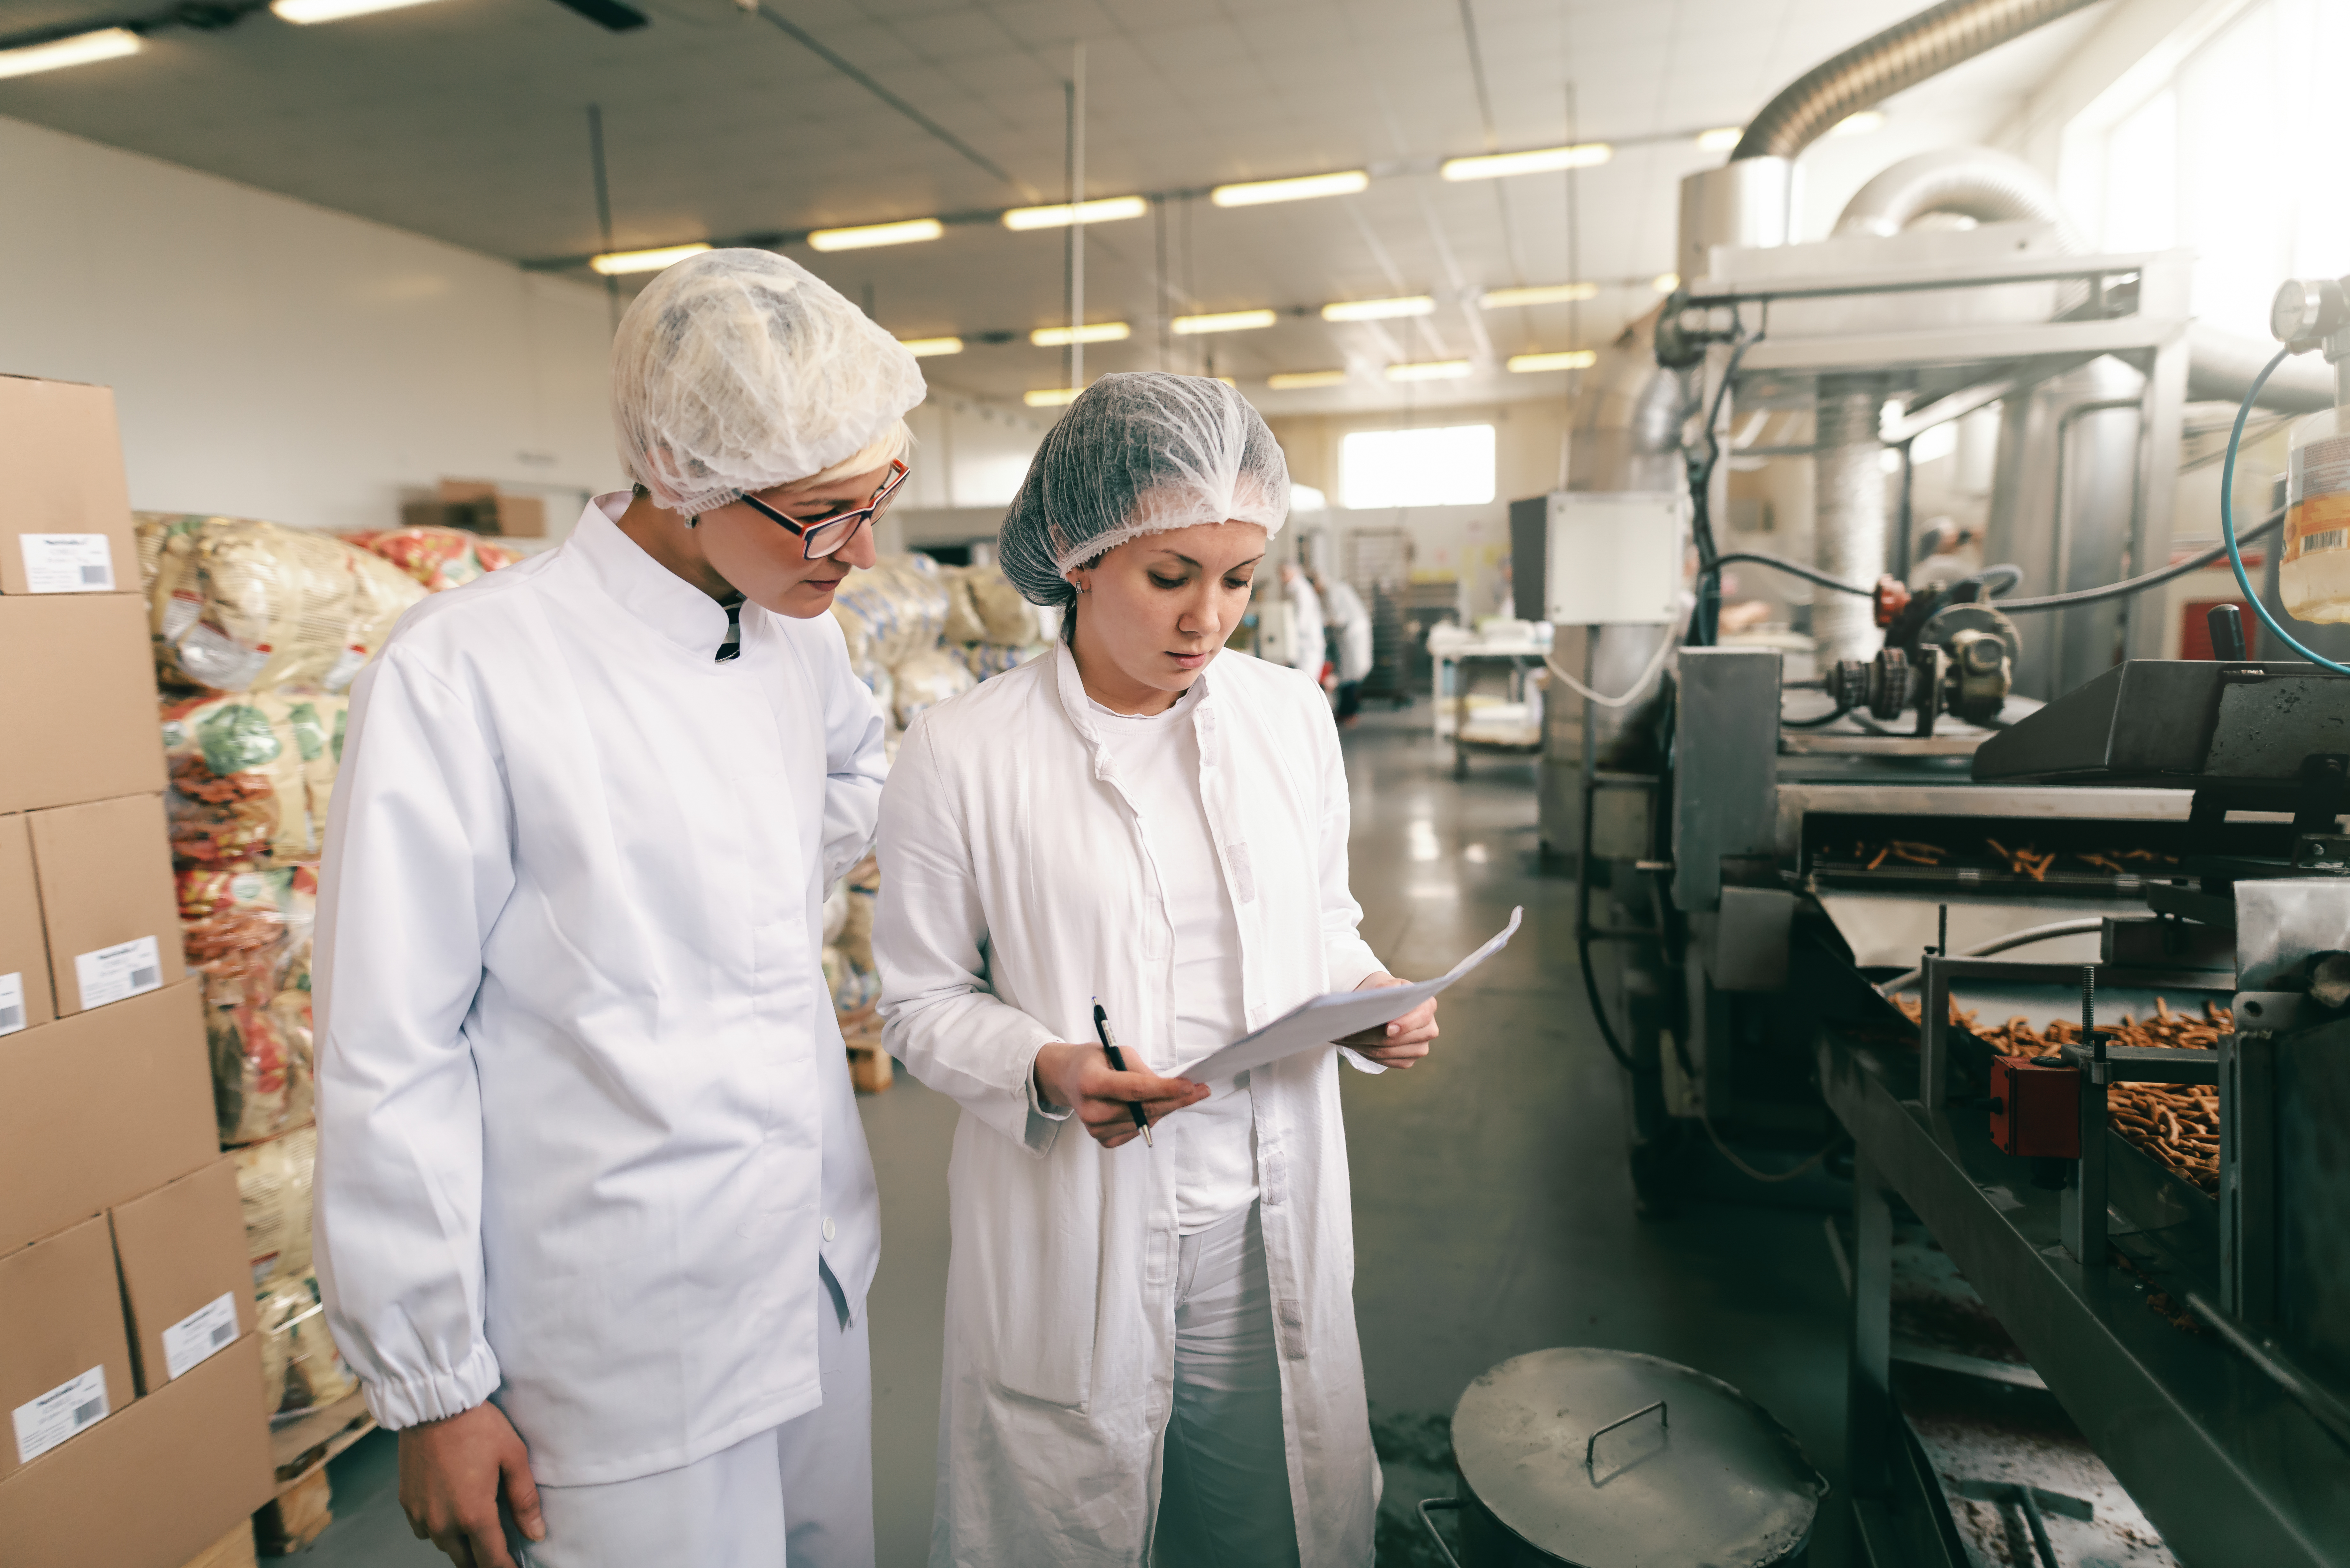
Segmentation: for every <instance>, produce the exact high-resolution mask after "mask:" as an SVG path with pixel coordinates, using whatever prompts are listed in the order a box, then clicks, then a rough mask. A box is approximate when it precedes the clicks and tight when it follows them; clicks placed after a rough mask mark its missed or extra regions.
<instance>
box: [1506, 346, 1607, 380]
mask: <svg viewBox="0 0 2350 1568" xmlns="http://www.w3.org/2000/svg"><path fill="white" fill-rule="evenodd" d="M1597 363H1599V351H1598V350H1597V349H1596V348H1568V349H1565V350H1563V351H1561V352H1559V353H1556V354H1513V355H1511V356H1510V369H1513V370H1515V371H1517V372H1518V373H1519V374H1520V375H1524V374H1526V373H1528V372H1530V371H1534V370H1588V369H1591V367H1592V366H1594V365H1596V364H1597Z"/></svg>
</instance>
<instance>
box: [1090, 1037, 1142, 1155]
mask: <svg viewBox="0 0 2350 1568" xmlns="http://www.w3.org/2000/svg"><path fill="white" fill-rule="evenodd" d="M1094 1033H1097V1034H1098V1035H1100V1036H1101V1045H1102V1054H1104V1055H1105V1056H1107V1057H1108V1058H1109V1070H1110V1071H1111V1072H1113V1073H1123V1072H1125V1071H1126V1056H1125V1054H1123V1053H1122V1052H1120V1051H1119V1050H1118V1042H1117V1041H1116V1040H1114V1039H1112V1038H1111V1037H1110V1032H1109V1014H1108V1013H1107V1012H1103V1011H1102V1004H1101V1003H1100V1002H1095V1003H1094ZM1126 1108H1127V1109H1128V1110H1129V1111H1132V1112H1133V1113H1134V1125H1135V1126H1136V1127H1140V1128H1141V1129H1142V1141H1143V1143H1144V1144H1146V1145H1148V1144H1149V1142H1150V1118H1149V1116H1145V1115H1144V1114H1143V1110H1142V1102H1141V1101H1139V1100H1128V1101H1127V1102H1126Z"/></svg>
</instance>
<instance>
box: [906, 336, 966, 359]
mask: <svg viewBox="0 0 2350 1568" xmlns="http://www.w3.org/2000/svg"><path fill="white" fill-rule="evenodd" d="M898 347H899V348H903V349H904V350H905V351H906V352H907V353H909V354H911V355H912V356H913V357H914V358H917V359H927V358H930V357H931V355H933V354H960V353H962V338H960V337H900V338H899V339H898Z"/></svg>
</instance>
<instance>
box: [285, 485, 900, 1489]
mask: <svg viewBox="0 0 2350 1568" xmlns="http://www.w3.org/2000/svg"><path fill="white" fill-rule="evenodd" d="M628 501H629V497H628V496H627V494H626V493H620V494H616V495H608V496H599V497H598V498H597V500H596V501H595V502H593V503H591V504H589V506H588V507H587V512H586V514H585V515H583V516H582V517H581V519H580V521H579V526H578V528H577V532H575V533H574V534H573V535H572V536H571V537H570V538H569V539H568V540H567V541H566V542H565V544H564V545H562V546H561V547H560V548H559V549H556V550H554V551H551V552H549V553H548V554H546V555H543V556H537V557H536V558H535V559H532V560H530V561H527V562H525V563H523V564H521V565H518V566H511V567H508V568H507V569H506V570H504V571H502V572H498V573H496V574H494V575H493V576H488V577H485V578H483V579H482V580H480V581H479V582H476V583H473V584H470V585H468V586H467V587H463V588H461V589H459V590H457V591H455V592H453V593H448V594H443V595H441V596H439V597H434V598H431V599H428V600H426V601H424V602H423V603H422V604H420V605H419V606H417V607H416V608H414V609H413V610H411V611H410V612H409V613H408V615H407V616H406V617H405V618H403V619H402V620H401V622H400V627H399V628H398V630H397V631H395V632H394V633H393V635H392V637H391V639H390V641H389V643H388V644H387V645H386V647H385V649H384V651H383V654H382V656H381V657H380V659H377V660H376V662H375V663H374V664H372V665H370V666H369V668H368V669H367V670H365V671H363V672H362V673H361V674H360V676H359V680H358V682H357V684H356V686H355V687H354V688H353V699H354V700H353V702H352V706H351V718H350V732H349V739H348V744H347V749H346V752H345V755H344V757H343V763H342V772H341V775H340V777H339V779H338V783H337V784H336V788H335V803H334V810H333V815H332V820H331V822H330V823H329V825H328V835H327V854H326V864H325V867H324V873H323V876H322V877H321V882H320V888H319V899H318V928H317V984H318V1008H319V1016H318V1042H319V1046H318V1051H319V1060H318V1128H319V1136H318V1165H317V1262H318V1272H319V1279H320V1283H321V1284H322V1286H323V1287H324V1289H325V1294H326V1302H327V1309H328V1321H329V1322H330V1323H331V1324H332V1325H333V1328H334V1331H335V1337H336V1340H337V1342H338V1344H339V1345H341V1347H342V1351H343V1355H344V1356H345V1358H346V1359H347V1360H348V1361H349V1363H350V1365H351V1366H352V1368H353V1370H354V1371H356V1372H357V1373H358V1374H359V1380H360V1382H361V1383H362V1384H363V1385H364V1386H365V1387H366V1390H367V1396H368V1404H369V1408H371V1409H372V1410H373V1411H374V1412H375V1415H376V1417H377V1419H378V1420H380V1421H381V1422H382V1423H383V1424H384V1425H385V1426H387V1427H395V1428H397V1427H407V1426H411V1425H413V1424H414V1423H416V1422H419V1421H426V1420H432V1419H435V1418H437V1417H445V1416H451V1415H454V1414H456V1413H457V1412H459V1411H461V1410H464V1409H467V1408H469V1407H472V1406H473V1405H476V1404H479V1403H480V1402H481V1401H482V1400H483V1399H484V1397H489V1396H490V1395H491V1394H493V1392H495V1393H496V1396H497V1399H498V1402H499V1404H500V1405H501V1407H503V1408H504V1410H505V1412H506V1414H507V1415H508V1416H509V1417H511V1418H512V1419H513V1421H514V1423H515V1428H516V1429H517V1430H519V1431H520V1432H521V1434H522V1436H523V1438H524V1439H525V1442H527V1443H528V1444H529V1446H530V1454H531V1469H532V1471H533V1473H534V1474H535V1475H536V1477H537V1479H538V1480H540V1481H541V1482H544V1483H546V1484H550V1485H556V1486H577V1485H587V1484H599V1483H604V1482H609V1481H617V1480H631V1479H634V1478H636V1477H639V1476H642V1475H647V1474H650V1473H652V1472H654V1471H658V1470H663V1469H672V1468H675V1467H677V1466H681V1465H685V1464H690V1463H692V1462H694V1461H695V1460H697V1459H702V1458H703V1457H705V1456H707V1455H710V1454H714V1453H718V1452H720V1451H721V1450H723V1449H727V1448H729V1447H731V1446H733V1444H735V1443H737V1442H740V1441H742V1440H743V1438H748V1437H751V1436H753V1435H754V1434H755V1433H758V1432H761V1431H764V1430H766V1429H768V1428H774V1427H776V1426H779V1425H781V1424H782V1423H784V1422H785V1421H787V1420H790V1419H792V1418H793V1417H796V1416H799V1415H802V1414H804V1413H806V1411H808V1410H810V1409H812V1408H814V1407H816V1406H817V1405H819V1404H820V1403H821V1402H822V1396H821V1393H820V1390H819V1384H818V1377H817V1335H816V1324H817V1318H816V1314H818V1313H819V1312H829V1311H832V1310H833V1308H832V1306H831V1303H830V1302H829V1300H828V1298H827V1293H826V1292H825V1290H824V1288H823V1286H822V1284H821V1282H820V1280H819V1277H818V1273H817V1260H818V1257H819V1254H821V1256H822V1257H823V1259H824V1260H825V1262H827V1264H828V1266H829V1267H830V1269H831V1271H832V1273H833V1276H834V1278H835V1279H837V1281H838V1282H839V1283H840V1285H841V1287H842V1289H843V1291H844V1293H845V1294H846V1296H847V1301H848V1302H849V1303H850V1304H851V1305H852V1307H854V1308H857V1309H858V1310H861V1309H862V1307H863V1304H864V1299H865V1293H866V1291H867V1289H868V1286H869V1285H870V1283H871V1281H872V1278H873V1269H874V1264H875V1262H876V1260H877V1258H878V1255H879V1205H878V1203H877V1200H876V1195H875V1191H874V1186H873V1169H872V1162H871V1159H870V1158H869V1157H868V1154H867V1152H866V1147H865V1137H864V1132H863V1129H862V1127H861V1126H860V1125H859V1123H858V1115H857V1106H856V1102H855V1098H854V1096H853V1095H852V1093H851V1090H850V1087H849V1083H848V1072H847V1060H846V1056H845V1054H844V1052H843V1048H842V1045H841V1039H840V1031H839V1025H838V1023H837V1022H836V1020H835V1017H834V1014H833V1010H832V1006H831V1001H830V997H829V995H828V994H827V991H826V988H825V985H824V981H823V976H822V973H821V971H820V969H819V966H818V950H819V945H820V942H821V938H822V924H821V918H820V915H819V909H820V905H821V901H822V899H823V897H824V890H825V888H826V885H827V883H828V882H829V881H830V880H831V879H832V878H833V877H836V876H837V875H838V874H839V873H841V872H842V871H844V870H846V869H847V867H850V866H851V865H853V864H854V863H855V862H856V861H857V859H858V857H861V856H862V855H863V854H864V853H865V849H866V846H867V844H868V841H869V840H870V838H871V836H872V826H873V821H874V816H875V813H876V811H877V809H878V803H879V794H880V788H881V778H882V770H883V763H882V749H881V742H882V723H881V717H880V713H879V710H878V709H877V708H876V706H875V704H874V701H873V698H872V695H871V693H869V692H868V691H867V690H866V689H865V687H864V686H863V685H862V684H860V683H859V682H858V680H857V678H856V676H855V675H854V674H852V673H851V672H850V670H849V666H848V659H847V649H846V647H845V645H844V644H843V641H842V639H841V633H840V628H839V627H838V626H837V625H836V624H835V623H834V622H833V620H832V618H830V617H829V616H821V617H818V618H815V619H813V620H794V619H790V618H785V617H781V616H775V615H770V614H768V613H767V612H766V611H764V610H762V609H760V608H758V607H756V606H754V605H745V606H743V616H742V623H743V632H742V647H743V651H742V656H741V657H740V658H739V659H734V660H732V661H730V662H726V663H719V662H717V661H715V660H714V659H712V654H713V653H714V652H715V651H716V649H717V648H718V645H719V642H720V640H721V639H723V636H724V634H725V629H726V612H725V611H724V610H723V609H722V608H720V607H719V606H718V605H717V604H715V603H714V602H713V601H712V599H711V598H710V597H708V596H707V595H705V594H702V593H701V592H699V591H697V590H696V589H694V588H693V587H690V586H689V585H687V584H686V583H685V582H683V581H682V580H681V579H680V578H678V577H677V576H675V575H673V574H672V573H671V572H670V571H668V570H667V569H666V568H664V567H662V566H660V565H659V564H658V563H656V562H655V561H654V560H653V559H652V558H651V557H650V556H647V555H646V554H645V553H644V552H643V551H642V550H641V549H639V547H638V546H637V545H635V544H634V543H632V542H631V541H630V540H629V538H628V537H627V535H623V534H622V533H621V532H620V531H619V529H618V528H617V527H615V526H614V525H613V519H614V518H616V517H618V516H619V514H620V512H621V511H622V510H624V509H625V508H626V506H627V504H628Z"/></svg>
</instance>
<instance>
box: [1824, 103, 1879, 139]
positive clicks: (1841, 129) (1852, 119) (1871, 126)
mask: <svg viewBox="0 0 2350 1568" xmlns="http://www.w3.org/2000/svg"><path fill="white" fill-rule="evenodd" d="M1884 123H1885V116H1884V114H1883V113H1882V112H1881V111H1879V110H1877V109H1862V110H1861V111H1860V112H1859V113H1858V114H1848V115H1846V116H1845V117H1844V118H1843V119H1839V120H1837V121H1836V122H1835V129H1834V130H1830V131H1829V132H1828V134H1829V135H1830V136H1866V135H1867V134H1868V133H1869V132H1870V131H1872V130H1876V129H1877V127H1878V126H1880V125H1883V124H1884Z"/></svg>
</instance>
